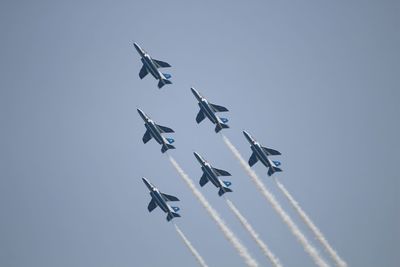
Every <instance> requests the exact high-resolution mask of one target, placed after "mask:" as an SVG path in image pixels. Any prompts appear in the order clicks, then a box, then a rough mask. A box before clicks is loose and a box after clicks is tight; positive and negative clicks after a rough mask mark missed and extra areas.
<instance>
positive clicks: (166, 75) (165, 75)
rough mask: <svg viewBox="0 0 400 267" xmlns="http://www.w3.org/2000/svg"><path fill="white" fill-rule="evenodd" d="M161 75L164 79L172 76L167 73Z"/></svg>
mask: <svg viewBox="0 0 400 267" xmlns="http://www.w3.org/2000/svg"><path fill="white" fill-rule="evenodd" d="M163 75H164V77H165V78H166V79H170V78H171V77H172V76H171V74H169V73H163Z"/></svg>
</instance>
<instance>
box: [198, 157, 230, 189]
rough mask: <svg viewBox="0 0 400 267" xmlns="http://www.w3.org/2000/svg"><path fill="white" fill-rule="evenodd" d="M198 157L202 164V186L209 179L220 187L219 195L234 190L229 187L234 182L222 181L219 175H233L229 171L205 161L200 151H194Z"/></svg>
mask: <svg viewBox="0 0 400 267" xmlns="http://www.w3.org/2000/svg"><path fill="white" fill-rule="evenodd" d="M193 154H194V156H195V157H196V159H197V160H198V161H199V163H200V165H201V170H202V171H203V175H202V176H201V178H200V182H199V183H200V186H204V185H205V184H206V183H207V182H208V181H211V183H212V184H213V185H215V187H217V188H219V191H218V195H219V196H222V195H223V194H225V193H226V192H232V189H230V188H228V187H229V186H230V185H231V184H232V183H231V182H228V181H221V180H220V179H219V178H218V176H231V174H230V173H229V172H227V171H224V170H220V169H217V168H214V167H212V166H211V164H210V163H208V162H207V161H205V160H204V159H203V158H202V157H201V156H200V155H199V154H198V153H196V152H194V153H193Z"/></svg>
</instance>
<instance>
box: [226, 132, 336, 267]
mask: <svg viewBox="0 0 400 267" xmlns="http://www.w3.org/2000/svg"><path fill="white" fill-rule="evenodd" d="M222 138H223V140H224V143H225V144H226V146H227V147H228V148H229V149H230V150H231V152H232V154H233V155H234V156H235V157H236V158H237V159H238V160H239V163H240V165H241V166H242V167H243V168H244V170H245V171H246V172H247V174H248V175H249V176H250V178H251V180H252V181H253V182H254V183H255V184H256V186H257V188H258V190H259V191H260V192H261V194H262V195H263V196H264V197H265V198H266V199H267V200H268V202H269V203H270V204H271V205H272V207H273V208H274V209H275V211H276V212H277V213H278V214H279V216H281V218H282V220H283V221H284V222H285V223H286V225H287V226H288V227H289V229H290V231H291V232H292V234H293V235H294V236H295V237H296V238H297V240H299V242H300V243H301V244H302V245H303V247H304V250H305V251H306V252H307V253H308V254H309V255H310V256H311V258H312V259H313V260H314V262H315V264H316V265H318V266H320V267H328V266H329V265H328V264H327V263H326V262H325V261H324V260H323V259H322V258H321V256H320V255H319V253H318V251H317V250H316V249H315V248H314V247H313V246H312V245H311V244H310V243H309V241H308V240H307V238H306V237H305V236H304V234H303V233H302V232H301V231H300V229H299V227H298V226H297V225H296V224H295V223H294V222H293V220H292V219H291V218H290V217H289V215H288V214H287V213H286V212H285V211H284V210H283V208H282V207H281V205H280V204H279V202H278V201H277V200H276V199H275V197H274V195H273V194H272V193H271V192H269V191H268V189H267V188H266V187H265V185H264V184H263V182H262V181H261V180H260V178H258V176H257V174H256V173H255V172H254V171H253V170H252V169H251V168H250V167H249V165H248V164H247V162H246V161H245V160H244V159H243V157H242V155H240V153H239V151H238V150H237V149H236V147H235V146H234V145H233V144H232V143H231V142H230V141H229V139H228V138H227V137H226V136H224V135H222Z"/></svg>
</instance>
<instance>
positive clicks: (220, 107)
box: [210, 104, 229, 112]
mask: <svg viewBox="0 0 400 267" xmlns="http://www.w3.org/2000/svg"><path fill="white" fill-rule="evenodd" d="M210 106H211V107H212V109H213V110H214V112H225V111H229V110H228V109H227V108H226V107H223V106H218V105H215V104H210Z"/></svg>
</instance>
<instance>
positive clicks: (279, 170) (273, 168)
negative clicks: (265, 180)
mask: <svg viewBox="0 0 400 267" xmlns="http://www.w3.org/2000/svg"><path fill="white" fill-rule="evenodd" d="M281 171H282V169H280V168H277V167H269V170H268V176H271V175H272V174H274V173H275V172H281Z"/></svg>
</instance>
